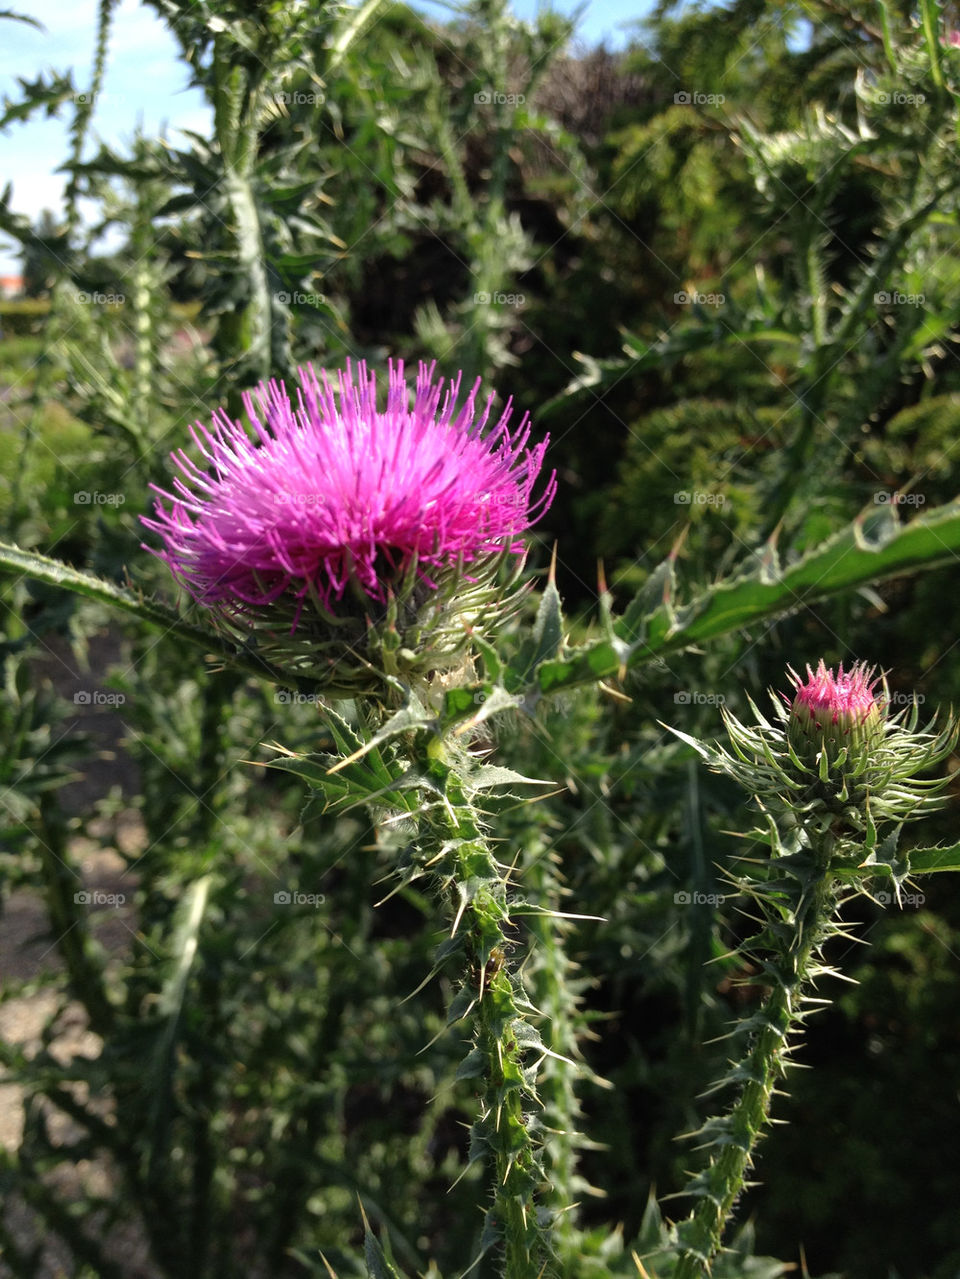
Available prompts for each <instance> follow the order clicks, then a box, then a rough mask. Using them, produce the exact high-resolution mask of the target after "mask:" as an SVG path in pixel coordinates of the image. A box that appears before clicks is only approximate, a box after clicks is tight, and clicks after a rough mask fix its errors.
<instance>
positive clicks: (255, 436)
mask: <svg viewBox="0 0 960 1279" xmlns="http://www.w3.org/2000/svg"><path fill="white" fill-rule="evenodd" d="M299 372H300V384H299V386H298V387H297V389H296V392H295V395H294V396H293V397H291V396H290V395H289V394H288V392H287V390H286V388H285V387H284V386H283V385H282V384H281V383H278V382H276V381H271V382H269V383H261V384H260V386H259V387H257V388H256V390H255V391H254V392H253V393H252V394H251V393H247V394H245V395H244V397H243V402H244V408H245V409H246V412H247V416H248V417H249V419H250V423H251V425H252V428H253V431H252V434H251V433H250V432H248V430H247V429H246V428H245V427H244V426H243V425H241V424H240V423H238V422H233V421H231V420H230V418H229V417H228V416H227V414H226V413H225V411H224V410H222V409H221V410H218V411H217V412H216V413H215V414H214V416H213V421H212V424H211V426H210V427H209V428H207V427H205V426H202V425H200V424H199V423H198V424H197V426H196V427H195V428H194V429H193V430H192V431H191V435H192V438H193V441H194V445H195V446H196V451H197V454H198V455H199V456H198V460H195V459H194V457H191V456H190V455H189V454H188V453H187V452H185V451H184V450H178V451H177V452H176V453H175V454H173V455H172V457H173V461H174V463H175V465H176V467H177V468H178V470H179V472H180V474H179V475H177V476H176V478H175V479H174V481H173V488H174V492H173V493H168V492H165V491H164V490H162V489H156V492H157V493H158V494H159V497H160V499H166V501H167V502H168V503H169V506H166V505H164V502H163V500H158V501H157V503H156V515H155V518H153V519H144V520H143V523H144V524H145V525H146V526H147V527H148V528H150V529H152V530H153V531H155V532H156V533H158V534H159V535H160V536H161V538H162V540H163V549H162V550H160V551H155V552H154V553H155V554H158V555H159V556H160V558H162V559H164V560H165V561H166V563H167V564H168V565H169V567H170V569H171V570H172V572H173V574H174V576H175V577H176V578H177V579H178V581H180V582H181V583H182V584H183V586H185V587H186V589H187V590H188V591H189V592H190V594H191V595H192V596H193V597H194V598H195V599H196V600H197V601H199V602H200V603H202V604H205V605H208V606H210V607H211V608H212V609H214V611H215V612H216V614H217V615H218V616H219V617H220V618H221V620H225V621H226V622H227V623H228V624H230V625H231V626H232V627H233V628H234V629H240V630H243V629H244V628H247V629H251V628H252V629H254V630H256V631H257V634H258V639H259V640H260V642H261V646H263V643H264V641H265V638H270V639H271V640H272V639H273V638H275V637H277V636H280V635H282V634H284V633H286V635H287V637H296V644H295V645H294V646H295V647H296V648H297V651H298V653H299V655H300V657H301V659H302V660H301V661H299V662H298V663H296V664H298V665H300V666H301V667H303V666H309V665H311V664H314V663H312V661H311V658H310V656H309V650H311V649H312V651H313V652H314V655H315V654H316V646H317V644H318V643H320V644H321V645H322V643H323V642H324V641H325V640H328V639H329V638H330V636H331V630H337V631H338V639H339V642H340V647H341V649H342V648H343V647H344V642H346V644H347V645H352V646H353V647H354V648H356V646H357V645H360V646H361V647H362V648H363V649H364V660H367V659H369V657H370V656H372V655H373V654H372V653H371V652H370V646H369V643H368V640H369V638H370V636H369V631H370V628H371V626H373V627H376V626H377V625H379V624H380V623H382V622H385V621H386V622H387V623H388V624H389V628H390V629H391V630H392V632H393V636H394V640H395V642H394V643H393V645H392V647H393V649H394V650H396V649H398V648H401V647H403V646H404V644H405V643H406V645H407V648H408V649H410V648H411V647H413V646H415V645H416V644H417V643H424V642H425V643H426V644H427V646H428V647H429V648H430V650H431V656H432V657H433V659H434V664H435V665H443V661H442V657H443V654H444V653H445V652H446V653H447V656H450V652H449V651H448V650H450V649H451V647H452V648H462V636H463V630H464V620H465V621H466V622H467V623H468V624H469V623H471V622H473V623H476V621H477V619H478V617H479V616H480V615H482V614H483V612H484V610H485V609H487V610H489V609H490V608H492V607H493V605H494V600H493V595H494V594H495V592H493V591H491V590H490V589H489V588H490V587H491V583H492V579H493V576H494V575H495V572H496V569H497V567H498V566H499V565H500V564H501V563H502V562H503V561H504V560H505V559H510V558H512V559H514V560H522V556H523V554H524V550H525V544H524V541H523V538H522V536H521V535H522V534H523V533H524V532H525V531H526V530H527V529H529V528H530V527H531V525H532V524H533V523H534V522H535V521H536V520H537V519H538V518H539V516H540V515H542V514H543V512H544V511H545V510H546V509H547V507H548V506H549V505H550V502H551V500H552V498H553V494H554V491H555V479H554V477H553V476H551V477H550V478H549V479H548V480H547V481H546V483H545V484H544V485H543V487H542V490H541V492H540V495H539V497H535V495H534V489H535V487H536V485H537V480H538V477H539V475H540V472H541V469H542V467H543V459H544V453H545V451H546V441H544V442H543V443H541V444H538V445H534V446H529V444H528V442H529V438H530V426H529V424H528V419H527V418H526V417H524V418H523V420H522V421H521V422H520V424H519V426H518V427H516V428H515V429H514V430H511V429H510V428H509V419H510V415H511V402H510V401H508V402H507V405H506V408H505V410H504V412H503V414H502V415H501V417H500V418H499V420H498V421H496V423H495V424H493V425H492V426H491V427H490V428H489V429H488V422H489V419H490V415H491V409H492V403H493V397H492V396H490V397H489V398H488V399H487V401H486V403H485V405H483V406H482V407H481V406H480V405H479V404H478V398H477V397H478V393H479V388H480V382H479V379H478V381H477V383H476V384H475V385H474V387H473V388H472V390H471V391H470V392H469V393H468V395H467V396H466V398H465V400H464V401H463V403H462V404H461V405H459V406H458V399H459V393H460V377H459V376H458V377H457V378H456V379H454V380H453V381H452V383H451V384H450V385H449V386H448V387H447V388H446V389H444V383H443V381H442V380H438V381H435V380H434V366H433V365H430V366H426V365H423V364H421V365H420V369H419V374H418V376H417V380H416V386H415V392H414V396H413V403H412V406H411V404H410V402H409V393H408V385H407V380H406V378H405V376H404V370H403V364H402V363H397V364H396V365H393V364H391V365H390V371H389V378H388V388H387V396H386V405H385V407H384V408H383V409H382V410H381V409H379V408H378V407H377V394H376V393H377V388H376V379H375V376H374V375H373V374H372V373H368V371H367V368H366V365H365V364H364V363H362V362H361V363H360V365H359V368H358V370H357V379H356V382H355V381H354V375H353V371H352V369H351V367H350V363H349V361H348V363H347V368H346V371H345V372H340V373H338V374H337V375H336V385H335V386H334V385H332V384H331V381H330V379H329V378H328V376H327V373H326V372H321V373H320V375H319V377H318V376H317V374H316V372H315V371H314V369H313V367H312V366H311V365H307V366H306V367H305V368H302V369H300V371H299ZM147 549H150V548H147ZM455 601H456V602H457V604H458V616H459V618H460V619H461V620H460V624H459V625H455V626H453V627H452V630H451V627H450V621H451V618H450V610H449V608H447V607H446V606H448V605H450V606H452V605H453V604H454V602H455ZM428 615H429V616H428ZM414 623H416V625H414ZM411 626H413V631H414V632H415V634H413V633H412V632H411V635H408V636H406V638H405V633H406V631H407V630H409V629H410V627H411ZM344 628H345V629H344ZM427 631H429V632H430V633H431V634H430V635H428V634H427ZM454 632H456V636H454V634H453V633H454ZM431 636H432V638H431ZM454 639H455V640H456V642H454ZM287 656H288V657H289V656H290V654H289V653H288V654H287ZM325 660H328V661H329V660H331V655H330V654H328V656H327V658H326V659H325Z"/></svg>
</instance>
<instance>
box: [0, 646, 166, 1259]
mask: <svg viewBox="0 0 960 1279" xmlns="http://www.w3.org/2000/svg"><path fill="white" fill-rule="evenodd" d="M45 647H46V648H47V656H46V657H45V658H44V659H43V660H42V661H41V662H38V663H37V665H36V675H37V678H38V680H42V681H46V680H49V682H50V683H51V684H52V685H53V687H54V688H55V689H56V691H57V692H58V693H59V694H60V695H61V696H62V697H63V698H64V699H65V700H66V701H67V702H68V703H73V701H74V695H75V693H76V692H77V691H78V690H81V689H86V688H89V687H91V686H98V682H100V681H101V680H102V676H103V674H104V673H105V672H106V671H107V670H108V668H109V667H110V666H111V664H113V663H114V662H116V661H117V660H118V659H120V658H121V656H122V640H121V637H120V635H119V633H118V632H112V631H105V632H104V633H103V634H102V635H101V636H99V637H94V638H93V640H92V641H91V648H90V665H91V667H92V668H93V669H92V670H87V671H84V670H82V669H80V668H79V667H78V665H77V663H76V661H75V659H74V657H73V654H72V653H71V651H70V648H69V646H68V645H67V644H66V643H60V642H57V641H50V640H49V639H48V640H47V641H46V642H45ZM69 725H72V726H74V727H75V729H76V730H77V731H79V732H81V733H84V734H87V735H88V736H89V751H88V754H87V756H86V757H85V758H84V759H83V760H82V761H81V763H80V765H79V767H78V774H79V776H78V778H77V780H76V781H71V782H70V783H69V784H67V785H65V786H63V787H62V788H61V789H60V792H59V798H60V801H61V804H62V806H63V809H64V811H65V812H66V814H67V816H68V817H72V818H75V819H78V822H79V825H80V833H77V834H76V835H75V836H73V837H72V838H71V839H70V841H69V844H68V848H69V854H70V862H71V864H72V866H73V867H74V869H75V870H76V871H78V873H79V875H80V885H81V886H82V888H83V889H86V890H87V891H89V892H91V894H95V893H102V894H109V895H111V896H114V897H117V898H119V897H120V896H122V897H123V898H124V900H123V902H122V903H119V904H116V905H106V906H101V907H96V906H92V907H91V911H92V914H91V920H90V924H91V932H92V935H93V937H94V938H95V939H96V940H97V941H98V942H99V943H100V945H101V946H102V947H103V948H104V950H105V951H106V952H107V954H108V955H109V956H110V957H111V958H112V959H116V960H117V961H118V962H122V961H123V959H124V958H125V957H126V956H127V955H128V954H129V952H130V947H131V941H132V938H133V936H134V933H135V930H136V926H137V923H136V913H135V907H134V904H133V903H134V895H135V891H136V879H135V876H132V875H131V874H130V873H129V871H127V864H128V863H127V861H126V860H125V858H124V854H126V856H127V857H130V856H134V857H135V856H137V855H139V854H140V853H141V852H142V851H143V849H144V847H145V843H146V838H145V831H144V826H143V822H142V819H141V817H140V814H139V812H137V810H136V809H135V808H132V807H130V808H121V809H120V811H118V812H117V813H116V814H115V815H113V816H111V817H109V818H107V817H91V814H93V813H94V812H95V806H96V804H97V801H98V800H100V799H101V798H104V797H106V796H107V795H109V794H110V793H111V791H114V794H116V789H117V788H118V789H119V793H120V796H121V798H124V797H129V798H130V799H131V800H132V797H133V796H135V795H136V793H137V791H138V778H137V773H136V768H135V766H134V764H133V762H132V761H131V759H130V758H129V756H128V755H127V754H126V753H125V751H124V747H123V739H124V735H125V732H126V730H125V727H124V724H123V719H122V715H118V714H117V713H115V711H113V710H112V709H110V708H101V707H88V706H85V705H77V706H76V713H75V714H74V715H71V716H69V717H68V719H67V720H66V721H65V722H64V725H63V726H62V727H68V726H69ZM62 972H63V964H62V962H61V959H60V956H59V953H58V950H57V938H56V937H55V936H53V935H52V934H51V932H50V924H49V920H48V918H47V913H46V909H45V906H44V902H43V899H42V897H41V895H40V893H39V892H37V891H34V890H32V889H30V888H18V889H17V890H15V891H13V892H11V893H8V894H7V895H6V896H5V900H4V901H3V903H2V916H0V1039H2V1040H3V1041H4V1042H6V1043H7V1044H10V1045H16V1046H19V1047H21V1048H22V1049H23V1051H24V1054H25V1055H26V1057H27V1058H28V1059H29V1058H32V1057H34V1056H35V1055H36V1054H37V1053H38V1052H39V1051H40V1050H41V1049H42V1047H43V1042H44V1037H45V1035H46V1034H47V1033H48V1026H49V1027H51V1030H52V1034H51V1038H50V1040H49V1051H50V1052H51V1054H52V1055H53V1056H54V1057H55V1058H56V1059H57V1060H58V1061H59V1062H61V1063H64V1064H66V1063H68V1062H70V1061H72V1060H74V1059H76V1058H77V1057H89V1058H95V1057H96V1056H97V1055H98V1054H99V1053H100V1051H101V1048H102V1043H101V1040H100V1038H99V1036H97V1035H96V1034H94V1033H93V1032H92V1031H91V1030H90V1029H89V1026H88V1024H87V1017H86V1012H85V1010H84V1008H83V1006H82V1005H81V1004H80V1003H79V1002H77V1001H75V1000H66V999H65V997H64V996H63V995H62V994H61V993H60V989H58V988H62V982H61V981H60V980H59V977H60V975H61V974H62ZM24 983H27V984H28V987H27V990H26V991H24V990H23V985H24ZM18 992H22V993H18ZM61 1006H62V1007H61ZM58 1009H59V1012H58ZM51 1019H54V1020H53V1021H52V1023H51ZM76 1096H77V1098H78V1100H81V1101H82V1102H83V1103H84V1104H86V1105H89V1106H90V1107H91V1109H93V1110H94V1111H96V1112H97V1113H98V1114H100V1115H101V1116H103V1117H105V1118H107V1119H109V1114H110V1102H109V1099H107V1098H99V1099H97V1098H91V1097H89V1095H88V1094H87V1092H86V1089H85V1088H78V1089H77V1090H76ZM28 1103H29V1090H28V1087H27V1086H24V1085H23V1084H21V1083H18V1082H11V1081H10V1080H9V1079H7V1081H6V1082H4V1081H3V1079H2V1078H0V1149H2V1150H4V1151H7V1152H15V1151H17V1150H18V1149H19V1147H20V1145H21V1142H22V1139H23V1132H24V1120H25V1116H26V1114H27V1110H26V1108H25V1107H26V1105H27V1104H28ZM34 1104H35V1105H38V1111H39V1113H41V1114H43V1115H44V1117H45V1119H46V1123H47V1127H48V1132H49V1133H50V1135H51V1139H52V1141H53V1142H54V1144H56V1145H65V1146H69V1145H70V1144H72V1143H73V1142H75V1141H76V1140H77V1139H78V1138H79V1137H80V1135H81V1130H80V1128H79V1126H78V1125H77V1124H75V1123H74V1121H72V1120H71V1119H70V1118H69V1117H68V1116H67V1115H65V1114H64V1113H63V1112H60V1111H56V1112H53V1111H52V1109H51V1107H49V1105H46V1103H43V1102H40V1103H34ZM44 1180H45V1181H46V1183H47V1184H48V1185H49V1186H51V1187H52V1188H54V1190H55V1191H56V1194H57V1197H58V1199H59V1201H60V1202H61V1203H62V1204H63V1205H64V1206H68V1205H69V1204H70V1203H71V1202H76V1201H77V1200H78V1199H79V1198H81V1197H84V1196H86V1195H97V1196H113V1195H114V1193H115V1190H116V1187H117V1173H116V1170H115V1169H114V1168H112V1167H111V1165H110V1162H109V1160H108V1159H107V1158H100V1159H96V1160H89V1159H84V1160H77V1161H75V1160H73V1159H65V1160H64V1162H63V1163H62V1164H59V1165H56V1166H55V1167H54V1168H53V1169H52V1170H51V1171H50V1172H49V1173H47V1174H45V1178H44ZM0 1212H2V1220H3V1224H4V1226H5V1227H6V1229H7V1230H8V1231H9V1233H10V1235H11V1237H12V1239H13V1241H14V1242H15V1243H16V1245H17V1246H18V1247H19V1248H21V1249H26V1250H28V1251H29V1250H32V1249H34V1248H38V1249H39V1257H40V1265H39V1269H38V1271H37V1274H38V1275H39V1276H40V1279H61V1277H63V1279H66V1277H68V1276H73V1275H75V1274H76V1273H77V1264H78V1263H77V1262H76V1261H75V1259H74V1258H73V1256H72V1254H71V1251H70V1249H69V1248H68V1247H67V1246H66V1244H65V1243H64V1242H63V1241H62V1240H61V1239H59V1238H58V1237H56V1236H55V1235H51V1234H48V1232H47V1231H46V1229H45V1227H44V1225H43V1223H42V1221H41V1220H40V1219H39V1217H38V1216H37V1214H36V1213H35V1212H34V1210H33V1209H32V1208H31V1207H30V1205H29V1204H28V1203H27V1202H26V1200H25V1199H24V1198H23V1196H21V1195H19V1194H16V1195H10V1196H7V1197H6V1199H5V1200H4V1203H3V1205H2V1208H0ZM83 1228H84V1230H85V1232H86V1233H87V1234H89V1235H90V1236H91V1237H93V1238H96V1239H97V1241H98V1242H99V1243H100V1244H101V1245H103V1246H104V1250H105V1252H106V1253H107V1255H108V1256H109V1257H110V1258H111V1260H113V1261H114V1262H115V1263H116V1264H117V1265H118V1266H119V1267H120V1268H121V1270H122V1272H123V1274H124V1275H125V1276H128V1277H129V1279H155V1276H156V1274H157V1272H156V1270H155V1268H153V1267H152V1266H151V1265H150V1264H149V1260H148V1255H147V1245H146V1241H145V1238H144V1233H143V1230H142V1228H141V1227H140V1226H139V1224H138V1223H137V1221H136V1220H135V1219H131V1220H130V1221H129V1222H126V1223H123V1224H122V1225H120V1226H115V1227H113V1228H111V1229H110V1231H109V1232H108V1233H107V1234H106V1235H104V1230H105V1223H104V1222H100V1221H95V1220H89V1221H86V1222H84V1223H83ZM14 1273H15V1271H14V1270H12V1269H10V1268H8V1266H7V1265H6V1264H5V1262H4V1261H3V1255H2V1248H0V1276H2V1277H3V1279H6V1276H8V1275H13V1274H14Z"/></svg>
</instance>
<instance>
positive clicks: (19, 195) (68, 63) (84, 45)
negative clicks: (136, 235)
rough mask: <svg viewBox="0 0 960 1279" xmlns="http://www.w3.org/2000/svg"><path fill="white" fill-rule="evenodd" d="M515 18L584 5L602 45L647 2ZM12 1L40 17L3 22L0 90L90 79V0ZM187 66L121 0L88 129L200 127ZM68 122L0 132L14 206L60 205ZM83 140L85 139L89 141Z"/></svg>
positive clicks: (107, 134)
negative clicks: (35, 24) (47, 77)
mask: <svg viewBox="0 0 960 1279" xmlns="http://www.w3.org/2000/svg"><path fill="white" fill-rule="evenodd" d="M513 6H514V10H515V12H516V13H517V14H518V16H520V17H523V18H530V17H532V16H533V15H534V14H535V13H536V12H537V10H538V9H539V8H541V7H550V8H553V9H557V10H559V11H560V12H562V13H566V14H573V13H575V12H576V11H577V10H578V9H580V10H582V14H581V17H580V21H579V23H578V27H577V36H578V38H579V39H580V40H581V41H583V42H584V43H586V44H599V43H600V42H601V41H604V42H605V43H606V44H607V47H608V48H617V47H620V46H622V45H623V44H624V43H625V41H626V38H627V34H628V31H629V29H630V27H631V25H632V24H633V23H634V22H636V21H637V20H638V19H640V18H642V17H643V15H644V14H645V13H646V12H648V11H649V9H650V8H651V7H652V0H554V2H553V4H552V5H550V6H545V5H542V4H540V3H538V0H513ZM10 7H11V8H13V9H15V10H16V11H17V12H19V13H25V14H29V15H30V16H31V17H33V18H36V19H37V20H38V21H39V22H41V23H43V25H44V27H45V28H46V30H44V31H37V30H35V29H34V28H32V27H28V26H27V25H25V24H22V23H13V22H3V23H2V24H0V36H2V42H3V51H4V57H3V70H2V72H0V95H6V96H8V97H12V98H17V97H19V88H18V86H17V84H16V77H17V76H23V77H24V78H25V79H28V80H30V79H33V78H34V77H35V76H36V75H37V74H39V73H40V72H41V71H44V70H49V69H51V68H55V69H57V70H60V71H67V70H72V71H73V77H74V83H75V84H76V85H77V88H78V90H80V91H82V90H83V88H84V87H85V86H86V85H87V84H88V83H89V77H90V73H91V62H92V49H93V42H94V36H95V31H96V9H97V3H96V0H69V3H68V2H67V0H11V5H10ZM415 7H416V8H418V9H420V10H422V11H424V12H429V13H431V14H435V15H436V16H438V17H441V18H442V17H444V16H445V15H446V14H448V13H449V12H450V11H449V9H448V8H447V6H445V5H443V4H439V3H434V2H433V0H423V2H422V3H415ZM187 79H188V75H187V70H186V68H185V66H184V64H183V63H182V62H181V61H180V60H179V59H178V57H177V53H176V46H175V44H174V41H173V39H172V37H171V36H170V35H169V34H168V32H167V31H166V29H165V27H164V26H163V24H162V22H161V21H160V19H159V18H158V17H157V16H156V15H155V13H154V11H153V10H152V9H149V8H147V7H146V6H144V5H141V4H139V3H138V2H137V0H122V2H121V4H120V5H119V7H118V9H117V11H116V15H115V19H114V27H113V34H112V37H111V41H110V60H109V63H108V68H107V75H106V78H105V80H104V92H103V94H102V97H101V99H100V102H99V103H98V107H97V111H96V114H95V116H94V120H93V132H94V134H95V135H97V136H99V137H101V138H103V139H104V140H105V141H107V142H110V143H118V142H122V141H123V140H124V139H126V138H129V137H130V136H131V134H132V132H133V129H134V128H135V126H136V124H137V122H138V121H141V122H142V126H143V128H144V130H145V131H146V132H147V133H149V134H155V133H157V132H158V131H159V130H160V129H161V127H165V128H166V131H167V133H168V135H171V136H172V135H174V134H175V131H176V130H177V129H183V128H187V129H196V130H198V132H201V133H206V132H208V130H209V127H210V113H209V110H208V108H207V107H206V105H205V104H204V102H203V99H202V97H201V95H200V93H199V92H198V91H197V90H195V89H189V88H187ZM67 120H68V113H66V112H65V113H64V115H63V118H61V119H55V120H46V119H43V118H40V117H38V118H37V119H35V120H31V121H29V122H28V123H27V124H23V125H14V126H12V127H11V128H10V129H9V130H8V131H7V132H6V133H4V134H0V187H2V186H4V185H5V184H6V183H7V182H8V181H10V182H12V183H13V207H14V208H15V209H16V210H17V212H19V213H25V214H27V215H28V216H30V217H31V218H33V217H36V215H37V214H38V213H39V212H40V210H41V209H44V208H51V209H53V210H54V211H55V212H57V211H59V210H60V208H61V197H62V193H63V186H64V177H63V175H62V174H58V173H56V172H55V170H56V169H57V168H58V166H59V165H60V164H62V163H63V161H64V158H65V157H66V155H67V146H68V142H67ZM88 145H89V144H88ZM18 271H19V260H18V257H17V255H16V252H15V251H14V249H13V246H12V245H11V244H10V243H9V242H5V241H4V240H3V238H2V237H0V275H11V274H15V273H17V272H18Z"/></svg>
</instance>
